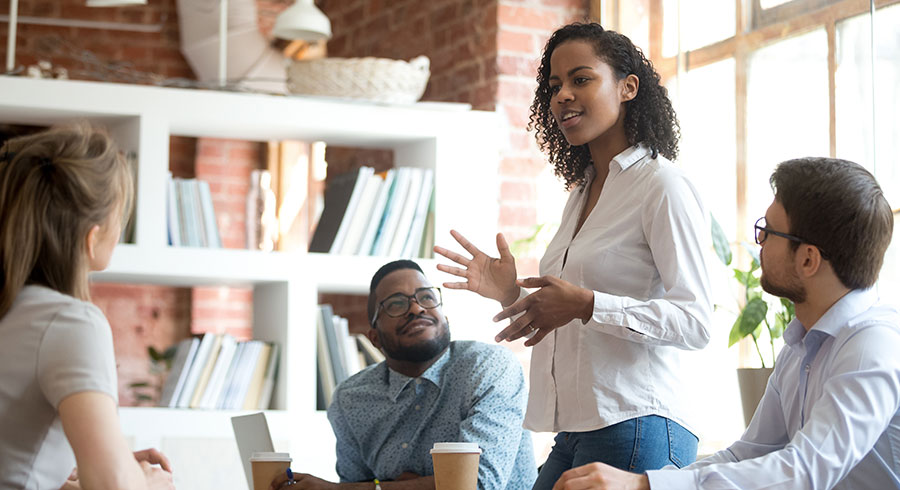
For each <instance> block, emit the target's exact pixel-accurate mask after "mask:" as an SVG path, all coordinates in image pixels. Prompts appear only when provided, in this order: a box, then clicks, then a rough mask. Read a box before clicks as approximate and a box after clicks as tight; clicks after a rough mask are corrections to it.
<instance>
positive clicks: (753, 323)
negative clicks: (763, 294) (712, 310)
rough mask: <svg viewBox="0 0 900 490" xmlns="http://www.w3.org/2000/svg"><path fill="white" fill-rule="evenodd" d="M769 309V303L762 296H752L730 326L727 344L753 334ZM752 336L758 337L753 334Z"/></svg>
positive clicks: (734, 342)
mask: <svg viewBox="0 0 900 490" xmlns="http://www.w3.org/2000/svg"><path fill="white" fill-rule="evenodd" d="M768 311H769V305H767V304H766V302H765V301H763V299H762V298H758V297H757V298H753V299H751V300H750V301H749V302H748V303H747V306H745V307H744V310H743V311H741V316H739V317H738V319H737V320H736V321H735V322H734V325H733V326H732V327H731V334H729V336H728V346H729V347H731V346H732V345H734V344H736V343H737V342H738V341H740V340H741V339H742V338H744V337H746V336H748V335H750V334H753V333H754V332H755V331H756V330H757V329H759V328H760V323H762V321H763V320H764V319H765V318H766V313H768ZM754 337H759V335H758V334H757V335H755V336H754Z"/></svg>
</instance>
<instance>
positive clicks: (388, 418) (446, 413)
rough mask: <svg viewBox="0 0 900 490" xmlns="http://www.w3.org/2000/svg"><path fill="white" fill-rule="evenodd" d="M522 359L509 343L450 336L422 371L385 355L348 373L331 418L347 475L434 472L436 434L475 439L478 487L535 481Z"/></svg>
mask: <svg viewBox="0 0 900 490" xmlns="http://www.w3.org/2000/svg"><path fill="white" fill-rule="evenodd" d="M526 396H527V392H526V389H525V379H524V376H523V375H522V367H521V366H520V365H519V363H518V361H517V360H516V358H515V356H513V354H512V353H511V352H510V351H509V350H508V349H506V348H505V347H501V346H497V345H489V344H484V343H480V342H469V341H457V342H451V343H450V348H449V349H447V351H445V352H444V354H443V355H442V356H441V357H440V359H438V360H437V361H436V362H435V363H434V364H433V365H432V366H431V367H429V368H428V370H426V371H425V372H424V373H423V374H422V376H420V377H418V378H410V377H408V376H404V375H402V374H400V373H397V372H396V371H393V370H391V369H389V368H388V367H387V364H385V363H384V362H382V363H380V364H378V365H376V366H373V367H370V368H368V369H366V370H364V371H362V372H360V373H358V374H356V375H354V376H352V377H350V378H349V379H347V380H346V381H344V382H343V383H341V384H340V386H338V387H337V389H336V390H335V392H334V398H333V401H332V404H331V406H330V407H328V420H330V421H331V427H332V428H333V429H334V434H335V436H336V437H337V465H336V468H337V473H338V475H339V476H340V478H341V481H342V482H357V481H367V480H368V481H371V480H372V479H374V478H378V479H379V480H394V479H396V478H397V477H398V476H400V474H401V473H404V472H412V473H415V474H417V475H419V476H427V475H433V474H434V469H433V466H432V463H431V454H430V452H429V451H430V450H431V447H432V445H433V444H434V443H435V442H475V443H478V446H479V447H480V448H481V450H482V454H481V460H480V464H479V468H478V488H479V489H482V490H503V489H510V490H513V489H516V490H518V489H530V488H531V486H532V485H533V484H534V480H535V479H536V478H537V465H535V463H534V452H533V450H532V446H531V435H530V433H529V432H528V431H526V430H525V429H523V428H522V420H523V419H524V417H525V401H526Z"/></svg>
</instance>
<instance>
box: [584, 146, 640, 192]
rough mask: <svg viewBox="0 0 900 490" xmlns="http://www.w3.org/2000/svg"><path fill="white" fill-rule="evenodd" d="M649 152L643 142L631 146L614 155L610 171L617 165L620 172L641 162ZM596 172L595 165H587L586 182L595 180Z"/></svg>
mask: <svg viewBox="0 0 900 490" xmlns="http://www.w3.org/2000/svg"><path fill="white" fill-rule="evenodd" d="M649 154H650V149H649V148H647V147H646V146H644V145H643V144H641V143H638V144H636V145H633V146H629V147H628V148H626V149H625V151H623V152H622V153H619V154H618V155H616V156H614V157H613V159H612V160H611V161H610V162H609V170H610V172H612V171H613V170H615V167H617V168H618V171H619V172H620V171H622V170H625V169H626V168H628V167H630V166H632V165H634V164H635V163H637V162H639V161H640V160H641V159H642V158H644V157H645V156H647V155H649ZM596 173H597V172H596V171H595V170H594V166H593V165H588V166H587V167H585V168H584V180H585V182H591V181H592V180H594V175H596Z"/></svg>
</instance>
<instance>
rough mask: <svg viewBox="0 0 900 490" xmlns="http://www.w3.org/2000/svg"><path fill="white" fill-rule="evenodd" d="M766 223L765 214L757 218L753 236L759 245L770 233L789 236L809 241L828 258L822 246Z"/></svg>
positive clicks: (802, 241) (801, 240) (796, 239)
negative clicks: (769, 226)
mask: <svg viewBox="0 0 900 490" xmlns="http://www.w3.org/2000/svg"><path fill="white" fill-rule="evenodd" d="M760 222H762V225H760ZM766 224H767V223H766V217H765V216H763V217H762V218H760V219H758V220H756V224H755V225H753V228H754V230H756V233H755V234H754V237H753V238H754V239H755V240H756V243H757V245H762V244H763V242H765V241H766V239H767V238H769V235H775V236H780V237H781V238H787V239H788V240H790V241H792V242H797V243H808V244H810V245H812V246H814V247H816V248H818V249H819V254H821V255H822V258H824V259H826V260H827V259H828V256H827V255H826V254H825V251H824V250H822V247H820V246H818V245H816V244H814V243H810V242H809V240H804V239H802V238H800V237H798V236H797V235H791V234H789V233H782V232H780V231H775V230H773V229H771V228H766Z"/></svg>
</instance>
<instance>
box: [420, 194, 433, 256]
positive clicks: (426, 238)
mask: <svg viewBox="0 0 900 490" xmlns="http://www.w3.org/2000/svg"><path fill="white" fill-rule="evenodd" d="M421 240H422V246H421V248H419V257H424V258H432V257H434V250H433V249H434V190H432V191H431V200H430V201H429V202H428V213H427V215H426V216H425V229H424V230H423V231H422V238H421Z"/></svg>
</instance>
